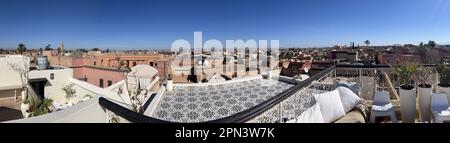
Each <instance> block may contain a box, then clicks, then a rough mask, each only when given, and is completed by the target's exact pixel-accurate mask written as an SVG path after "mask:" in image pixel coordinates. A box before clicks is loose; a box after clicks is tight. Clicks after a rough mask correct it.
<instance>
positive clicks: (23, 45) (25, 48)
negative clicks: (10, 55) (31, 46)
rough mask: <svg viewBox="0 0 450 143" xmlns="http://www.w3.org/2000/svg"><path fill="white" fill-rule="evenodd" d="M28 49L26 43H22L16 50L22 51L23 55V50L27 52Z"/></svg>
mask: <svg viewBox="0 0 450 143" xmlns="http://www.w3.org/2000/svg"><path fill="white" fill-rule="evenodd" d="M26 50H27V47H25V44H23V43H20V44H19V47H17V49H16V51H17V52H18V53H20V54H21V55H22V54H23V52H25V51H26Z"/></svg>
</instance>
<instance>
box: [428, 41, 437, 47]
mask: <svg viewBox="0 0 450 143" xmlns="http://www.w3.org/2000/svg"><path fill="white" fill-rule="evenodd" d="M428 46H430V47H431V48H436V42H434V41H431V40H430V41H428Z"/></svg>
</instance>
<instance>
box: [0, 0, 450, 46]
mask: <svg viewBox="0 0 450 143" xmlns="http://www.w3.org/2000/svg"><path fill="white" fill-rule="evenodd" d="M195 31H201V32H203V40H204V41H205V40H208V39H218V40H221V41H223V43H225V41H224V40H234V39H243V40H248V39H255V40H280V46H282V47H292V46H296V47H315V46H317V47H322V46H332V45H336V44H349V43H350V42H352V41H354V42H356V43H357V44H362V43H363V41H364V40H370V41H371V43H372V44H373V45H387V44H396V43H413V44H416V43H418V42H420V41H428V40H435V41H436V42H437V43H448V42H450V1H448V0H208V1H207V0H0V47H2V48H15V47H17V45H18V43H25V44H26V45H27V47H29V48H40V47H44V46H45V45H47V44H52V45H53V47H57V45H58V44H59V43H61V42H64V44H65V47H67V48H72V49H73V48H93V47H98V48H102V49H106V48H110V49H162V48H169V47H170V46H171V43H172V42H173V41H174V40H177V39H186V40H192V39H193V35H194V32H195ZM191 44H193V43H191Z"/></svg>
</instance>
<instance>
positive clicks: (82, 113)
mask: <svg viewBox="0 0 450 143" xmlns="http://www.w3.org/2000/svg"><path fill="white" fill-rule="evenodd" d="M98 99H99V96H97V97H95V98H91V99H89V100H87V101H85V102H82V103H79V104H76V105H75V106H73V107H69V108H66V109H64V110H61V111H56V112H53V113H50V114H45V115H41V116H37V117H30V118H26V119H19V120H12V121H8V122H6V123H105V122H106V121H107V117H106V113H105V111H104V110H103V108H102V107H101V106H100V104H98Z"/></svg>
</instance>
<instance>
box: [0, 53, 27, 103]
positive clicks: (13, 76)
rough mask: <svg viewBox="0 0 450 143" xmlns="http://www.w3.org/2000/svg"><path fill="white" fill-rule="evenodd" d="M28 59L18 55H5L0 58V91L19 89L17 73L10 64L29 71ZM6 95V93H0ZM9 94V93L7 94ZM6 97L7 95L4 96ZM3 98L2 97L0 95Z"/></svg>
mask: <svg viewBox="0 0 450 143" xmlns="http://www.w3.org/2000/svg"><path fill="white" fill-rule="evenodd" d="M29 63H30V58H29V57H25V56H20V55H7V56H4V57H0V79H1V82H0V91H1V90H10V89H17V88H21V86H22V81H21V77H20V76H21V75H20V74H19V72H17V71H14V70H13V69H12V68H11V66H10V64H13V65H17V66H19V67H20V68H22V69H29V67H30V65H29ZM2 93H6V92H2ZM8 94H9V92H8ZM5 96H8V97H9V95H5ZM0 97H3V95H0Z"/></svg>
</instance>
